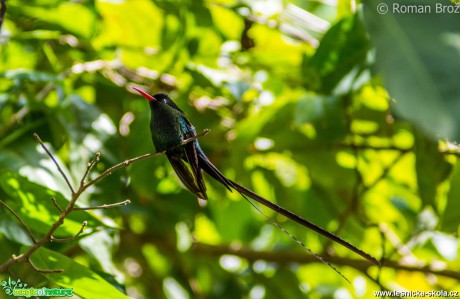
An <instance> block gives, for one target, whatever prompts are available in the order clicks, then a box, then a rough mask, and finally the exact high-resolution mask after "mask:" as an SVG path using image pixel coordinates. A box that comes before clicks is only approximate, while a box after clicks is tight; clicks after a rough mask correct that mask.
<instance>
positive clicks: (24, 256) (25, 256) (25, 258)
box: [0, 0, 209, 273]
mask: <svg viewBox="0 0 460 299" xmlns="http://www.w3.org/2000/svg"><path fill="white" fill-rule="evenodd" d="M0 1H1V0H0ZM207 133H209V130H208V129H205V130H204V131H203V132H201V133H200V134H198V135H196V136H194V137H191V138H189V139H186V140H184V141H183V142H182V143H181V144H179V145H177V146H175V147H173V148H171V149H174V148H176V147H179V146H182V145H184V144H186V143H189V142H192V141H194V140H196V139H197V138H199V137H201V136H204V135H206V134H207ZM34 137H35V139H36V140H37V141H38V142H39V143H40V145H41V146H42V148H43V149H44V150H45V152H46V153H47V154H48V156H49V157H50V158H51V159H52V160H53V162H54V164H55V165H56V167H57V169H58V170H59V172H60V173H61V175H62V177H63V178H64V179H65V180H66V182H67V185H68V186H69V188H70V190H71V191H72V196H71V199H70V201H69V203H68V204H67V206H66V207H65V209H62V208H61V207H60V206H59V205H58V203H57V201H56V199H55V198H51V200H52V201H53V203H54V205H55V207H56V208H57V209H58V210H59V211H60V212H61V214H60V215H59V218H58V219H57V220H56V222H54V223H53V224H52V225H51V227H50V229H49V230H48V232H47V233H46V234H45V236H43V237H42V238H41V239H40V240H38V241H35V238H33V236H32V233H31V231H30V229H29V228H27V226H26V225H25V223H24V222H23V221H22V220H21V219H20V218H19V216H18V215H17V214H16V213H14V212H13V211H12V210H11V209H9V207H7V206H6V205H5V204H4V203H3V202H2V204H3V205H4V206H5V207H7V209H8V210H10V211H11V212H12V213H13V214H14V215H15V217H16V218H17V219H18V221H19V222H20V223H21V224H22V225H23V226H24V227H25V228H26V229H27V231H28V232H29V234H30V236H31V238H32V239H33V240H34V245H32V246H31V247H30V248H29V249H27V250H26V251H25V252H24V253H21V254H20V255H18V256H16V255H12V256H11V258H9V259H8V260H6V261H5V262H4V263H3V264H1V265H0V273H1V272H4V271H9V269H10V267H11V266H12V265H14V264H17V263H21V262H28V263H30V265H31V266H32V267H33V268H34V269H35V270H36V271H38V272H41V273H59V272H62V271H63V270H62V269H56V270H49V269H39V268H38V267H36V266H35V265H34V264H33V263H32V262H31V261H30V256H31V255H32V254H33V253H34V252H35V251H37V249H39V248H40V247H42V246H43V245H44V244H46V243H48V242H51V241H53V242H66V241H72V240H74V239H75V238H77V237H78V236H79V235H80V234H81V233H82V232H83V229H84V228H85V226H86V225H87V223H86V221H85V222H84V223H83V225H82V227H81V229H80V231H79V232H78V233H77V234H76V235H75V236H73V237H69V238H63V239H62V238H55V237H53V234H54V232H55V231H56V230H57V229H58V227H60V226H61V225H62V224H63V223H64V219H65V218H66V217H67V216H68V215H69V214H70V213H71V212H72V211H74V210H94V209H106V208H112V207H117V206H123V205H127V204H129V203H130V202H131V201H130V200H125V201H123V202H120V203H115V204H108V205H102V206H97V207H87V208H76V207H75V203H76V201H77V200H78V198H79V197H80V195H81V194H82V193H83V192H84V191H85V190H86V189H87V188H88V187H90V186H92V185H94V184H95V183H97V182H99V181H100V180H102V179H103V178H105V177H107V176H108V175H109V174H111V173H112V172H114V171H116V170H119V169H121V168H125V167H127V166H128V165H130V164H132V163H135V162H139V161H142V160H145V159H147V158H151V157H157V156H160V155H163V154H164V153H165V152H166V151H163V152H154V153H150V154H146V155H142V156H139V157H136V158H133V159H129V160H126V161H124V162H121V163H119V164H117V165H115V166H113V167H111V168H109V169H107V170H106V171H104V172H103V173H101V174H100V175H98V176H97V177H96V178H94V179H93V180H91V181H89V182H88V183H85V182H84V181H85V179H86V178H87V177H88V175H89V172H90V171H91V169H92V167H93V166H94V165H95V164H96V163H97V162H98V159H99V155H100V154H96V156H95V157H94V159H93V160H92V161H91V162H90V163H89V164H88V167H87V169H86V172H85V174H84V176H83V178H82V180H81V181H80V186H79V187H78V189H77V191H74V189H73V188H72V186H71V184H70V182H69V180H68V178H67V176H66V175H65V174H64V172H63V171H62V169H61V167H60V166H59V164H58V163H57V161H56V159H55V158H54V156H53V154H52V153H51V152H50V151H49V150H48V149H47V148H46V146H45V145H44V144H43V142H42V141H41V139H40V137H39V136H38V135H37V134H34ZM171 149H169V150H171Z"/></svg>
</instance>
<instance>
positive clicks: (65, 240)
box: [50, 221, 88, 243]
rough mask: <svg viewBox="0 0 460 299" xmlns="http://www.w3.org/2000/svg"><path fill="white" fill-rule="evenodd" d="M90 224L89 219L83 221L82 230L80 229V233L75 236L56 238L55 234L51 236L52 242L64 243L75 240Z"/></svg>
mask: <svg viewBox="0 0 460 299" xmlns="http://www.w3.org/2000/svg"><path fill="white" fill-rule="evenodd" d="M87 225H88V222H87V221H83V223H82V225H81V228H80V230H79V231H78V233H77V234H76V235H75V236H73V237H68V238H55V237H53V236H51V240H50V241H51V242H58V243H64V242H69V241H73V240H75V239H76V238H77V237H78V236H79V235H81V233H82V232H83V230H84V229H85V227H86V226H87Z"/></svg>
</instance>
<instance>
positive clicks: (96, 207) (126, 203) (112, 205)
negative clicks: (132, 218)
mask: <svg viewBox="0 0 460 299" xmlns="http://www.w3.org/2000/svg"><path fill="white" fill-rule="evenodd" d="M130 203H131V200H129V199H127V200H124V201H122V202H117V203H112V204H103V205H101V206H94V207H84V208H73V210H74V211H88V210H102V209H110V208H117V207H122V206H127V205H129V204H130Z"/></svg>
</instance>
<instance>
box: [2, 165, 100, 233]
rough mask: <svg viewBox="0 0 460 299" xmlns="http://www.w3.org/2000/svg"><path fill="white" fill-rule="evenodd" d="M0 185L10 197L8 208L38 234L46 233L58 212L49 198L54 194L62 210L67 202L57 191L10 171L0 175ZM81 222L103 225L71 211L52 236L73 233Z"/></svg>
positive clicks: (85, 213)
mask: <svg viewBox="0 0 460 299" xmlns="http://www.w3.org/2000/svg"><path fill="white" fill-rule="evenodd" d="M0 187H1V188H2V189H3V191H5V192H6V194H7V195H8V196H9V197H10V200H8V201H7V204H8V205H9V206H10V208H11V209H13V210H14V211H15V212H16V213H17V214H18V215H19V216H20V217H21V218H22V220H23V221H24V222H25V223H26V225H27V226H28V227H29V228H30V229H31V230H32V231H34V232H38V233H41V234H45V233H47V232H48V230H49V229H50V227H51V226H52V225H53V223H55V222H56V221H57V220H58V218H59V215H60V212H59V211H58V210H57V208H56V207H55V206H54V204H53V202H52V201H51V198H52V197H54V198H55V199H56V201H57V203H58V204H59V206H60V207H61V208H62V209H64V208H65V207H66V206H67V204H68V203H69V200H68V199H66V198H65V197H64V196H63V195H62V194H61V193H59V192H56V191H53V190H50V189H47V188H45V187H43V186H41V185H38V184H36V183H32V182H30V181H28V180H27V179H25V178H24V177H21V176H17V175H14V174H11V173H5V174H3V175H1V176H0ZM83 221H87V222H88V226H89V227H96V226H102V225H104V224H103V223H102V222H101V221H99V220H98V219H97V218H95V217H94V216H93V215H91V214H90V213H88V212H86V211H78V212H73V213H71V214H70V215H69V216H68V217H67V218H66V220H65V222H64V224H63V225H62V226H60V227H59V228H58V230H57V231H56V234H55V237H58V236H59V237H70V236H73V235H75V234H76V233H77V232H78V231H79V230H80V228H81V226H82V223H83Z"/></svg>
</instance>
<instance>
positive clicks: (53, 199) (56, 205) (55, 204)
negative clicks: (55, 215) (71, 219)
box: [51, 197, 62, 213]
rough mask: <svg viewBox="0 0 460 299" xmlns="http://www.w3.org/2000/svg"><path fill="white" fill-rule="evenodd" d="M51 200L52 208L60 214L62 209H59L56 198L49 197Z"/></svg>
mask: <svg viewBox="0 0 460 299" xmlns="http://www.w3.org/2000/svg"><path fill="white" fill-rule="evenodd" d="M51 200H52V201H53V204H54V206H55V207H56V209H58V211H59V212H61V213H62V209H61V207H60V206H59V204H58V203H57V201H56V198H54V197H51Z"/></svg>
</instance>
